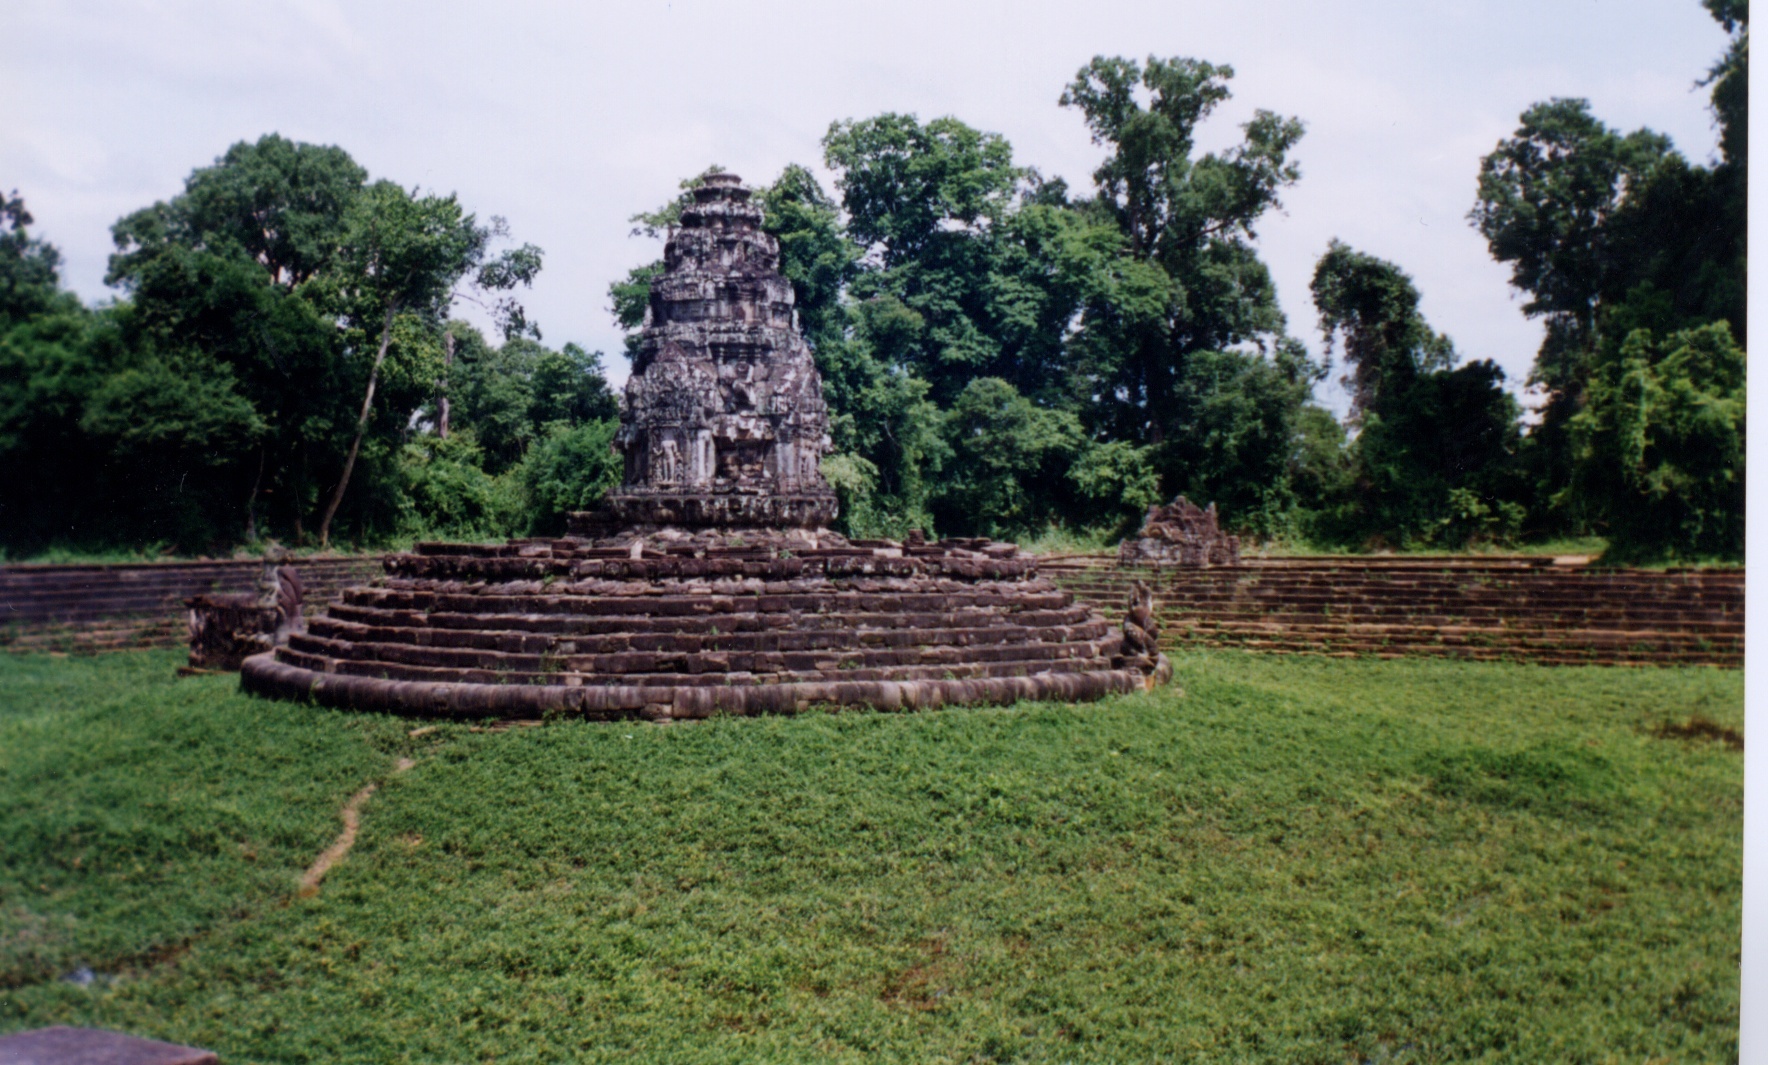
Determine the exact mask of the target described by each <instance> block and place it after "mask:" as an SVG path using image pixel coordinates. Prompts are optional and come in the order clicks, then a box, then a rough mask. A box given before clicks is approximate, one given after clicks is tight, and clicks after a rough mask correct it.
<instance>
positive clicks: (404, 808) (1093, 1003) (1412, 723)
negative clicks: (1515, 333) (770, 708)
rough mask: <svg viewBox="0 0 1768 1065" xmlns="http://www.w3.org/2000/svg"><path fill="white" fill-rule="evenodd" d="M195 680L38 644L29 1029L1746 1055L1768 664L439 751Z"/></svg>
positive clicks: (667, 1057)
mask: <svg viewBox="0 0 1768 1065" xmlns="http://www.w3.org/2000/svg"><path fill="white" fill-rule="evenodd" d="M177 661H178V656H177V655H175V654H173V653H169V652H152V653H140V654H127V655H123V654H119V655H112V656H107V657H102V658H96V659H92V658H87V659H79V658H51V657H47V656H37V657H19V656H0V1032H4V1031H12V1030H17V1029H21V1028H30V1027H37V1026H40V1025H46V1024H87V1025H99V1026H104V1027H110V1028H119V1029H123V1030H127V1031H132V1032H136V1033H139V1034H143V1035H150V1036H154V1037H157V1038H163V1039H171V1040H176V1041H180V1042H187V1043H194V1044H197V1045H201V1046H207V1047H210V1048H213V1049H215V1050H217V1051H219V1052H220V1054H221V1056H222V1060H223V1062H225V1063H228V1065H234V1063H239V1062H247V1061H314V1062H342V1061H482V1060H484V1061H489V1060H498V1061H547V1062H551V1061H565V1060H584V1061H603V1060H606V1061H616V1060H618V1061H623V1062H625V1061H658V1062H697V1061H743V1062H748V1061H806V1062H812V1061H830V1060H834V1061H856V1062H858V1061H866V1062H870V1061H904V1062H934V1061H953V1062H962V1061H996V1060H1001V1061H1052V1062H1055V1061H1121V1062H1142V1061H1152V1060H1196V1061H1209V1062H1216V1061H1272V1062H1333V1063H1342V1062H1351V1061H1378V1062H1423V1061H1469V1060H1480V1061H1517V1062H1548V1061H1551V1062H1610V1061H1612V1062H1634V1063H1637V1062H1641V1061H1648V1060H1649V1061H1673V1062H1689V1061H1693V1062H1702V1061H1712V1062H1721V1061H1732V1060H1735V1058H1736V1054H1737V1023H1738V1017H1737V1010H1738V964H1739V922H1740V918H1739V906H1740V897H1741V889H1740V880H1741V862H1742V856H1741V846H1742V802H1743V766H1742V755H1741V754H1740V753H1738V752H1737V751H1736V750H1734V749H1732V747H1731V746H1728V745H1727V744H1726V743H1725V742H1724V741H1723V740H1722V739H1716V738H1712V737H1710V736H1707V735H1703V734H1701V733H1702V732H1703V731H1705V732H1712V731H1717V730H1714V729H1696V730H1693V731H1694V732H1695V735H1692V736H1688V737H1680V736H1677V735H1675V734H1672V733H1669V732H1665V731H1664V730H1663V728H1662V727H1663V726H1664V725H1666V724H1672V725H1675V724H1685V723H1686V722H1688V721H1689V720H1690V719H1691V718H1699V719H1703V720H1707V721H1711V722H1714V723H1716V724H1717V725H1718V726H1719V727H1720V728H1721V729H1723V728H1734V729H1741V728H1742V720H1743V696H1742V676H1741V674H1739V673H1736V672H1723V671H1716V670H1705V669H1688V670H1630V669H1600V668H1579V669H1542V668H1533V667H1526V666H1513V665H1463V664H1455V663H1448V662H1438V661H1422V660H1414V661H1394V662H1376V661H1349V662H1346V661H1333V660H1288V659H1280V658H1270V657H1258V656H1251V655H1243V654H1216V655H1187V656H1183V657H1181V658H1180V659H1179V660H1178V661H1177V665H1178V679H1177V681H1176V686H1175V688H1174V689H1170V690H1168V691H1165V692H1161V693H1158V694H1154V695H1148V696H1134V697H1124V698H1118V699H1114V700H1111V701H1108V702H1104V703H1098V704H1092V705H1084V706H1075V707H1070V706H1060V705H1021V706H1017V707H1013V708H1010V709H1001V710H951V711H942V712H935V713H926V714H918V715H901V716H893V715H880V714H864V713H853V714H840V715H822V714H811V715H807V716H804V717H799V718H774V719H761V720H718V721H712V722H707V723H703V724H696V725H671V726H664V727H658V726H650V725H605V724H586V723H581V722H555V723H551V724H548V725H546V726H545V727H541V728H529V729H514V730H511V731H507V732H471V731H469V730H468V729H467V728H465V727H462V726H455V725H443V726H440V727H438V728H436V729H435V730H434V731H431V732H428V733H425V734H423V735H421V736H417V737H412V736H410V735H408V732H409V730H411V729H412V728H414V727H415V724H416V723H413V722H408V721H400V720H395V719H391V718H382V717H374V716H368V715H349V714H341V713H334V712H331V711H324V710H317V709H312V708H308V707H302V706H292V705H287V704H280V703H268V702H260V701H256V700H252V699H247V698H245V697H243V696H241V695H239V694H237V692H236V691H235V687H234V684H235V682H234V679H233V678H231V677H200V678H191V679H184V680H174V679H172V669H173V667H174V665H175V664H176V663H177ZM1178 688H1182V689H1183V691H1184V695H1183V696H1182V697H1181V696H1180V695H1179V694H1178ZM400 758H411V759H414V760H415V762H416V764H415V766H414V767H413V768H411V769H410V770H409V771H407V772H403V773H395V771H394V766H395V764H396V762H397V760H398V759H400ZM370 781H378V782H380V784H381V787H380V790H379V791H378V792H377V793H375V794H374V795H373V797H372V798H370V799H369V800H368V801H367V803H366V805H365V806H364V807H363V809H362V829H361V836H360V838H359V840H358V841H357V844H356V848H355V850H354V851H353V852H352V853H351V854H350V855H349V857H348V858H347V859H345V860H344V861H343V862H342V863H341V864H339V865H338V866H337V867H336V868H334V869H333V870H332V872H331V874H330V875H329V876H328V877H327V879H326V880H325V882H324V885H323V889H322V890H321V891H320V893H319V894H318V895H317V896H314V897H306V898H304V897H299V896H298V895H297V892H296V883H297V880H298V878H299V877H300V875H301V872H302V871H303V869H304V868H305V867H306V866H307V865H308V863H310V862H311V861H312V860H313V858H314V857H315V856H316V855H318V853H319V852H320V851H322V850H323V849H324V848H325V847H326V846H327V845H329V844H330V843H331V842H332V840H333V839H334V838H335V837H336V835H337V833H338V831H339V827H340V822H339V816H338V811H339V808H340V807H341V806H342V805H343V803H344V802H345V801H346V799H347V798H348V797H349V796H350V795H351V794H353V793H354V792H356V791H357V790H358V789H360V788H361V787H362V786H363V785H364V784H366V783H368V782H370ZM83 969H84V970H90V971H91V973H92V978H91V979H90V980H89V981H87V982H85V983H79V982H75V981H70V980H68V979H65V977H66V976H67V975H68V974H75V973H79V972H80V970H83Z"/></svg>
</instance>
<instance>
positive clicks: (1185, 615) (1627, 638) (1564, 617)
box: [1039, 555, 1744, 668]
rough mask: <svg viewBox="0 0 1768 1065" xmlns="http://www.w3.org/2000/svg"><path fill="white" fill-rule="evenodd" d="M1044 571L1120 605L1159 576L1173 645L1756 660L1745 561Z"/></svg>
mask: <svg viewBox="0 0 1768 1065" xmlns="http://www.w3.org/2000/svg"><path fill="white" fill-rule="evenodd" d="M1039 569H1040V571H1041V572H1042V573H1043V574H1044V575H1045V576H1046V577H1048V578H1050V579H1051V580H1052V581H1054V582H1055V583H1056V584H1057V585H1058V586H1060V587H1063V588H1066V589H1067V590H1069V591H1071V592H1073V593H1074V594H1075V596H1076V597H1077V598H1079V599H1082V600H1084V601H1089V602H1093V603H1097V604H1100V605H1102V606H1106V607H1109V606H1113V605H1116V604H1120V603H1122V602H1123V601H1124V597H1125V595H1126V594H1127V590H1128V588H1129V583H1130V581H1131V580H1133V579H1136V578H1141V579H1142V580H1145V581H1147V582H1149V583H1150V584H1151V585H1153V587H1154V595H1155V598H1156V601H1157V603H1158V606H1159V621H1160V625H1161V632H1162V637H1161V643H1162V645H1163V646H1164V647H1166V648H1167V649H1169V650H1172V649H1184V648H1199V647H1216V648H1239V649H1243V650H1249V651H1265V652H1274V653H1283V654H1325V655H1337V656H1356V655H1372V656H1378V657H1396V656H1400V655H1434V656H1440V657H1451V658H1463V659H1472V660H1509V661H1528V662H1536V663H1541V664H1547V665H1572V664H1617V665H1618V664H1629V665H1631V664H1659V665H1693V664H1700V665H1715V666H1725V667H1730V668H1739V667H1741V666H1742V665H1743V622H1744V605H1743V586H1744V571H1743V570H1742V569H1698V570H1697V569H1670V570H1625V569H1597V568H1592V567H1590V566H1589V565H1587V564H1584V563H1582V562H1571V561H1560V562H1556V560H1554V559H1552V558H1546V557H1536V556H1479V555H1470V556H1458V557H1438V558H1418V557H1411V558H1405V557H1384V558H1346V557H1342V556H1316V557H1303V558H1287V559H1262V560H1249V561H1247V562H1245V563H1243V564H1242V565H1239V566H1233V567H1212V568H1170V567H1169V568H1156V567H1151V566H1122V565H1119V564H1118V561H1117V559H1115V558H1113V557H1111V556H1106V555H1090V556H1088V555H1081V556H1068V557H1064V558H1055V559H1046V560H1044V561H1043V563H1042V564H1041V565H1040V567H1039Z"/></svg>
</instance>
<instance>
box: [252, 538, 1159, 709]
mask: <svg viewBox="0 0 1768 1065" xmlns="http://www.w3.org/2000/svg"><path fill="white" fill-rule="evenodd" d="M386 571H387V576H385V577H384V578H382V579H380V580H379V581H377V582H375V583H374V584H371V585H366V586H361V587H355V588H351V589H348V590H346V591H345V592H344V593H343V595H342V597H341V598H340V599H339V600H338V601H336V602H334V603H333V604H332V606H331V607H330V608H329V610H328V611H327V613H326V614H325V615H323V616H321V617H319V618H315V619H314V620H313V621H312V622H311V623H310V625H309V627H308V631H307V632H306V633H305V634H296V635H294V636H292V637H291V638H290V640H289V643H288V644H287V646H285V647H281V648H278V649H277V650H276V651H274V652H271V653H269V654H264V655H259V656H256V657H253V658H251V659H248V660H247V661H246V663H245V666H244V668H243V670H242V672H241V683H242V686H243V687H244V688H245V690H247V691H249V692H253V693H256V694H260V695H267V696H273V697H280V698H295V699H310V700H312V701H315V702H318V703H322V704H325V705H330V706H338V707H348V708H353V709H360V710H381V711H390V712H394V713H405V714H419V715H427V716H428V715H433V716H454V717H472V718H477V717H486V716H498V717H538V716H544V715H553V714H563V715H570V716H584V717H589V718H596V719H611V718H624V717H644V718H649V719H653V720H670V719H677V718H702V717H708V716H711V715H713V714H718V713H729V714H757V713H792V712H796V711H799V710H802V709H805V708H807V707H809V706H812V705H818V704H830V705H866V706H874V707H879V708H883V709H912V708H923V707H934V706H941V705H946V704H979V703H1010V702H1014V701H1017V700H1020V699H1057V700H1063V701H1078V700H1088V699H1096V698H1100V697H1102V696H1104V695H1108V694H1111V693H1114V692H1128V691H1138V690H1142V689H1144V688H1146V687H1147V686H1148V685H1149V683H1150V677H1151V676H1152V675H1153V673H1154V671H1155V667H1156V665H1157V663H1155V662H1152V661H1149V660H1148V659H1147V658H1146V657H1145V656H1137V655H1135V654H1133V653H1132V654H1129V655H1127V656H1126V654H1125V646H1124V637H1123V632H1122V630H1121V629H1119V628H1118V627H1116V626H1114V625H1113V624H1112V623H1111V622H1109V621H1107V620H1106V618H1105V617H1104V616H1103V615H1102V614H1100V613H1099V612H1098V611H1097V610H1095V609H1093V608H1091V607H1088V606H1084V605H1081V604H1078V603H1076V602H1075V600H1074V598H1073V597H1072V596H1071V595H1070V594H1069V593H1068V592H1065V591H1063V590H1061V589H1059V588H1057V587H1056V586H1055V585H1053V584H1051V583H1050V582H1049V581H1047V580H1045V579H1043V578H1042V577H1040V576H1038V574H1037V568H1036V562H1035V560H1033V559H1031V558H1029V557H1026V556H1023V555H1020V554H1019V553H1018V552H1017V550H1016V549H1015V548H1014V547H1013V546H1012V545H1010V544H994V543H990V542H988V541H976V540H966V541H951V540H947V541H941V542H938V543H933V544H918V543H914V542H911V543H907V544H897V543H894V542H890V541H847V540H844V539H842V538H841V537H839V536H836V535H835V534H832V533H829V532H827V531H826V530H818V531H816V532H812V531H809V530H777V529H776V530H720V531H718V532H716V533H712V532H705V531H701V532H697V533H695V532H687V531H682V530H674V529H670V530H649V531H645V530H637V531H631V532H628V533H627V534H625V535H624V536H622V537H619V538H609V539H599V540H590V539H585V538H576V537H571V538H565V539H560V540H517V541H512V542H510V543H507V544H500V545H495V546H476V545H462V544H420V545H418V546H417V548H416V549H415V550H414V551H413V552H412V553H411V554H405V555H396V556H393V557H391V558H389V559H388V560H387V562H386Z"/></svg>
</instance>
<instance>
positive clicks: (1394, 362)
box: [1312, 240, 1523, 546]
mask: <svg viewBox="0 0 1768 1065" xmlns="http://www.w3.org/2000/svg"><path fill="white" fill-rule="evenodd" d="M1312 289H1313V295H1314V306H1315V308H1316V309H1317V310H1318V312H1319V315H1320V330H1321V332H1322V333H1323V334H1324V337H1325V341H1326V346H1327V349H1328V351H1332V350H1334V349H1336V350H1338V351H1340V352H1341V353H1342V357H1343V359H1344V361H1345V362H1346V363H1348V364H1349V366H1350V371H1351V372H1350V373H1349V374H1348V375H1347V376H1346V383H1347V384H1348V385H1350V387H1351V396H1352V403H1353V407H1352V410H1353V420H1354V422H1355V424H1356V425H1357V426H1358V428H1359V432H1358V434H1357V437H1356V440H1355V442H1354V443H1353V444H1352V446H1351V456H1352V461H1353V467H1354V469H1353V481H1352V484H1351V486H1350V498H1349V499H1347V500H1345V501H1344V504H1343V507H1342V509H1341V510H1340V511H1339V513H1338V514H1337V515H1336V516H1335V517H1334V518H1333V519H1331V520H1329V521H1328V522H1327V523H1326V524H1327V526H1328V527H1327V528H1324V529H1322V530H1321V531H1324V532H1326V533H1328V534H1329V535H1331V534H1335V535H1336V536H1338V537H1342V538H1344V539H1347V540H1351V541H1363V542H1372V543H1382V544H1387V545H1391V546H1406V545H1408V544H1428V543H1447V544H1451V545H1458V544H1460V543H1463V542H1465V541H1466V540H1468V539H1472V538H1503V537H1508V536H1511V535H1514V534H1515V532H1516V531H1517V526H1518V525H1519V524H1520V522H1521V520H1522V517H1523V509H1522V504H1520V503H1519V502H1518V501H1517V500H1516V499H1515V498H1514V495H1515V492H1514V489H1513V487H1512V485H1511V484H1510V476H1511V468H1512V465H1513V455H1514V454H1515V452H1516V450H1517V442H1518V432H1519V426H1518V417H1517V408H1516V401H1515V400H1514V399H1512V398H1511V396H1510V394H1509V393H1508V392H1506V391H1505V390H1504V388H1503V381H1504V372H1503V371H1502V370H1500V369H1499V368H1498V366H1497V365H1496V364H1495V363H1492V362H1490V361H1482V362H1474V363H1468V364H1467V365H1464V366H1459V367H1457V366H1456V365H1455V364H1456V361H1457V357H1456V354H1455V349H1454V345H1453V344H1452V343H1450V341H1449V338H1448V337H1446V336H1443V335H1442V334H1440V333H1438V332H1436V331H1435V330H1434V329H1432V328H1431V327H1430V325H1429V323H1427V322H1426V321H1425V319H1424V315H1423V313H1422V312H1421V311H1420V309H1419V295H1418V290H1417V288H1416V286H1414V285H1413V283H1412V279H1411V277H1409V276H1407V274H1406V272H1405V271H1403V270H1401V269H1400V268H1399V267H1398V266H1395V265H1394V264H1393V263H1390V262H1387V261H1385V260H1382V259H1378V258H1376V257H1374V256H1372V255H1367V254H1364V253H1362V252H1359V251H1356V250H1355V249H1353V248H1350V247H1348V246H1347V245H1345V244H1342V243H1340V242H1339V241H1336V240H1334V241H1333V242H1332V244H1331V246H1330V247H1329V248H1328V249H1327V251H1326V254H1325V255H1323V256H1321V257H1320V261H1319V263H1318V264H1317V265H1316V266H1315V269H1314V278H1313V283H1312Z"/></svg>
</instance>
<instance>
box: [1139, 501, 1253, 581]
mask: <svg viewBox="0 0 1768 1065" xmlns="http://www.w3.org/2000/svg"><path fill="white" fill-rule="evenodd" d="M1117 558H1118V561H1119V562H1121V563H1123V564H1124V565H1135V564H1142V565H1147V564H1154V565H1164V566H1237V565H1239V564H1240V538H1239V537H1238V536H1229V535H1227V534H1226V533H1224V532H1222V527H1221V524H1220V522H1218V521H1217V519H1216V508H1215V504H1214V503H1211V504H1210V505H1209V509H1207V510H1205V509H1202V508H1200V507H1198V506H1197V505H1196V504H1195V503H1193V502H1191V501H1190V500H1189V499H1186V498H1185V497H1184V496H1179V497H1178V498H1176V499H1174V500H1173V501H1172V502H1171V503H1168V504H1167V505H1166V506H1164V507H1162V506H1152V507H1149V508H1148V515H1147V517H1145V518H1143V519H1142V529H1141V531H1140V532H1138V533H1136V535H1135V536H1132V537H1130V538H1129V539H1127V540H1125V541H1124V542H1123V543H1122V544H1120V545H1119V546H1118V549H1117Z"/></svg>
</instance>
